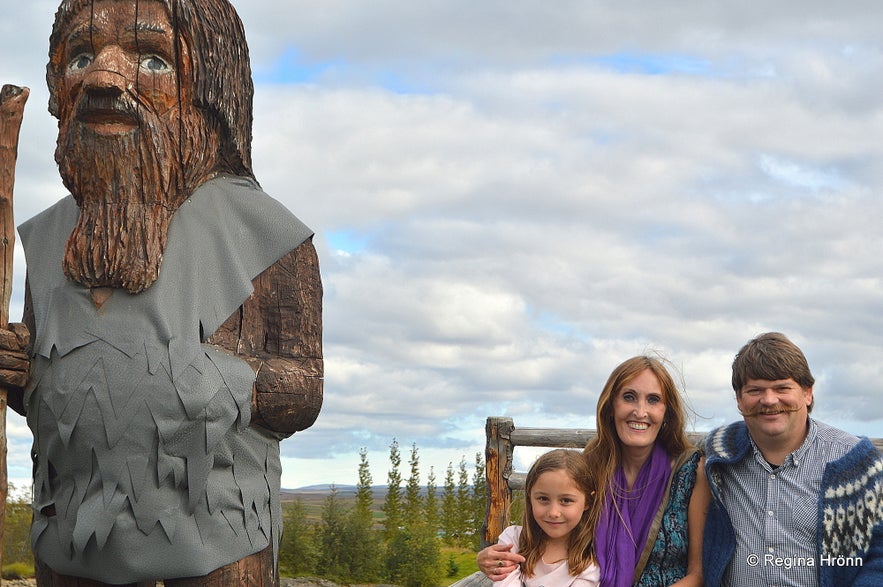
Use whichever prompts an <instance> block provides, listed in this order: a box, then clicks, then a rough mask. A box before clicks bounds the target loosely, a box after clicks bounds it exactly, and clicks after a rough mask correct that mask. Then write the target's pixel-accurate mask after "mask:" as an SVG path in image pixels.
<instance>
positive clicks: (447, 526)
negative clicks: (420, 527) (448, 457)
mask: <svg viewBox="0 0 883 587" xmlns="http://www.w3.org/2000/svg"><path fill="white" fill-rule="evenodd" d="M455 487H456V486H455V485H454V465H452V464H451V463H448V469H447V471H446V472H445V484H444V489H443V490H442V514H441V526H442V533H443V534H444V537H445V543H446V544H448V545H451V546H453V545H454V544H455V543H456V542H457V540H458V537H459V526H458V524H457V519H458V514H457V495H456V494H455V493H454V491H455Z"/></svg>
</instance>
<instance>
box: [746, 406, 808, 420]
mask: <svg viewBox="0 0 883 587" xmlns="http://www.w3.org/2000/svg"><path fill="white" fill-rule="evenodd" d="M799 411H800V406H789V405H785V404H779V405H777V406H766V407H759V408H755V409H753V410H746V411H742V410H739V413H741V414H742V416H743V417H745V418H756V417H757V416H769V415H774V414H790V413H791V412H799Z"/></svg>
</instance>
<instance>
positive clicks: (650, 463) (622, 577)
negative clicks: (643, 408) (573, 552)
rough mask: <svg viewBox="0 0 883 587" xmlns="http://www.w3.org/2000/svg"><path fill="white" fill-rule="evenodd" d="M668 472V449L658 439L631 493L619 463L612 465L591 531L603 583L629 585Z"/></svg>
mask: <svg viewBox="0 0 883 587" xmlns="http://www.w3.org/2000/svg"><path fill="white" fill-rule="evenodd" d="M670 474H671V465H670V464H669V456H668V453H667V452H665V449H664V448H662V446H661V445H660V444H659V443H657V444H656V445H654V447H653V452H652V453H651V454H650V458H649V459H647V462H646V463H644V465H643V466H642V467H641V470H640V472H638V478H637V479H635V484H634V486H633V487H632V491H631V493H627V492H626V480H625V473H623V470H622V467H619V468H617V469H616V473H614V476H613V482H612V484H611V487H610V488H608V492H607V499H606V503H605V504H604V508H603V509H602V510H601V517H600V519H599V520H598V528H597V530H596V533H595V554H596V556H597V557H598V565H599V566H600V567H601V585H604V587H631V585H632V584H633V583H634V582H635V567H637V565H638V559H639V558H640V556H641V553H642V552H643V550H644V543H645V542H647V533H648V532H649V531H650V525H651V524H652V523H653V518H655V517H656V511H657V510H658V509H659V504H660V503H661V502H662V496H663V494H664V493H665V488H666V486H667V485H668V477H669V475H670ZM614 498H616V503H615V504H614ZM617 506H619V511H618V512H617ZM620 514H621V515H620Z"/></svg>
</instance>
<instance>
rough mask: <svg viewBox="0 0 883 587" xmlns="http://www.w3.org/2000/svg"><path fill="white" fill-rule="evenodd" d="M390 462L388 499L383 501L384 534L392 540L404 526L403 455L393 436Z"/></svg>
mask: <svg viewBox="0 0 883 587" xmlns="http://www.w3.org/2000/svg"><path fill="white" fill-rule="evenodd" d="M389 463H390V465H391V468H390V470H389V472H388V473H387V485H388V487H387V491H386V500H384V503H383V513H384V514H385V518H384V521H383V534H384V537H385V538H386V540H387V541H390V540H392V539H393V538H394V537H395V535H396V533H397V532H398V530H399V528H401V527H402V474H401V473H400V472H399V466H400V465H401V463H402V456H401V454H400V453H399V443H398V441H397V440H396V439H395V438H393V440H392V444H391V445H390V446H389Z"/></svg>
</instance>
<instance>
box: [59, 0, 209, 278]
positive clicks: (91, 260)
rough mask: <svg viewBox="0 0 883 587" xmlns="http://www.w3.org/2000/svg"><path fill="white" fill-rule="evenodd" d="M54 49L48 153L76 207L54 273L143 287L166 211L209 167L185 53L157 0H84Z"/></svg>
mask: <svg viewBox="0 0 883 587" xmlns="http://www.w3.org/2000/svg"><path fill="white" fill-rule="evenodd" d="M53 58H54V59H55V61H54V62H53V63H54V65H55V68H54V71H56V72H57V74H56V75H57V77H56V78H55V81H56V82H57V85H56V90H57V91H56V94H57V98H58V115H59V128H58V130H59V133H58V144H57V147H56V151H55V159H56V161H57V162H58V168H59V172H60V173H61V177H62V180H63V181H64V184H65V186H66V187H67V188H68V189H69V190H70V192H71V194H72V195H73V196H74V198H75V199H76V201H77V204H78V205H79V206H80V216H79V218H78V220H77V225H76V226H75V227H74V230H73V231H72V233H71V236H70V238H69V240H68V244H67V248H66V250H65V257H64V261H63V265H64V272H65V274H66V275H67V276H68V277H69V278H70V279H71V280H73V281H75V282H77V283H80V284H82V285H84V286H87V287H91V288H95V287H122V288H125V289H126V290H128V291H130V292H132V293H137V292H140V291H143V290H144V289H146V288H147V287H149V286H150V285H151V284H152V283H153V282H154V281H155V280H156V278H157V276H158V275H159V267H160V264H161V262H162V255H163V250H164V249H165V245H166V238H167V233H168V224H169V222H170V220H171V216H172V214H174V211H175V210H176V209H177V207H178V206H179V205H180V204H181V202H183V201H184V200H185V199H186V198H187V197H189V196H190V194H191V193H192V192H193V190H194V189H195V188H196V187H197V186H199V185H200V184H202V183H203V182H204V181H206V180H207V179H208V178H210V177H211V176H212V175H213V174H214V173H215V171H216V167H217V161H218V152H219V144H220V139H219V129H218V125H217V124H215V125H211V124H208V123H207V121H206V119H205V118H204V116H203V113H202V111H200V110H198V109H197V108H196V106H195V105H194V102H193V99H192V92H193V82H192V79H193V76H192V64H191V60H190V57H189V51H188V49H187V47H186V43H185V42H184V41H183V40H182V37H181V35H178V34H177V31H175V29H174V28H173V26H172V24H171V22H170V18H169V15H168V13H167V11H166V7H165V5H164V4H163V3H162V2H159V1H157V0H139V1H137V2H136V1H134V0H98V1H97V2H95V3H94V4H92V5H90V4H86V5H85V6H84V7H83V8H82V9H81V10H80V11H79V12H78V13H76V14H75V15H74V16H73V18H72V19H71V20H70V21H69V23H68V24H67V25H66V26H65V28H64V29H63V31H62V32H61V40H60V44H59V50H58V51H55V56H54V57H53Z"/></svg>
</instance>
